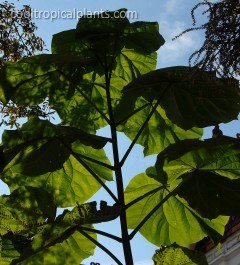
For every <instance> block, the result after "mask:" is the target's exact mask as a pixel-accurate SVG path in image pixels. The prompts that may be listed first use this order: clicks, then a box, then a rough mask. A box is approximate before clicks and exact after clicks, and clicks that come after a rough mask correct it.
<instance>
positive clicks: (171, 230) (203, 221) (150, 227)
mask: <svg viewBox="0 0 240 265" xmlns="http://www.w3.org/2000/svg"><path fill="white" fill-rule="evenodd" d="M169 185H170V184H169ZM157 188H161V189H159V190H158V191H156V192H154V193H152V194H150V195H148V196H147V197H146V198H144V199H142V200H140V201H139V202H137V203H135V204H134V205H133V206H131V207H130V208H129V209H128V210H127V217H128V227H129V228H132V229H134V228H135V227H136V226H137V225H138V224H139V223H140V222H141V221H142V220H143V218H144V217H145V216H146V215H147V214H148V213H149V212H150V211H151V210H152V209H153V208H154V207H155V206H157V205H158V204H159V203H160V202H161V201H162V200H163V199H164V198H165V197H166V196H167V195H168V194H169V192H171V191H172V189H171V185H170V187H168V188H163V186H162V184H161V183H160V182H159V181H157V180H156V179H155V178H149V177H148V176H147V175H146V174H140V175H137V176H136V177H135V178H133V180H131V182H130V183H129V185H128V187H127V188H126V191H125V196H126V202H127V203H129V202H131V201H133V200H134V199H136V198H138V197H139V196H142V195H144V194H146V193H148V192H150V191H153V190H155V189H157ZM227 221H228V217H223V216H219V217H218V218H216V219H212V220H209V219H207V218H203V217H201V216H200V215H199V214H198V213H197V212H196V211H195V210H194V209H192V208H191V207H190V206H189V205H188V203H187V201H185V200H184V199H183V198H181V197H179V196H178V195H175V194H174V193H173V196H172V197H170V198H169V199H168V200H167V201H166V202H165V203H164V204H163V205H162V206H161V207H159V209H158V210H157V211H156V212H155V213H154V214H153V215H152V216H151V217H150V218H149V219H148V221H147V222H146V223H145V224H144V225H143V226H142V228H141V229H140V233H141V234H142V235H143V236H144V237H145V238H146V239H147V240H148V241H150V242H151V243H153V244H155V245H158V246H159V245H169V244H172V243H174V242H176V243H177V244H179V245H181V246H187V245H189V244H191V243H195V242H198V241H200V240H201V239H202V238H204V237H205V236H206V235H209V236H210V237H212V238H213V239H214V240H215V241H219V240H220V239H221V236H222V235H223V233H224V228H225V225H226V223H227Z"/></svg>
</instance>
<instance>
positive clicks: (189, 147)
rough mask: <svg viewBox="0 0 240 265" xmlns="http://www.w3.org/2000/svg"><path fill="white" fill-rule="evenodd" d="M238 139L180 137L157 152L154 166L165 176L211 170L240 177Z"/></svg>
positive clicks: (239, 142) (239, 143) (170, 178)
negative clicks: (187, 138)
mask: <svg viewBox="0 0 240 265" xmlns="http://www.w3.org/2000/svg"><path fill="white" fill-rule="evenodd" d="M239 155H240V141H239V140H238V139H235V138H231V137H221V138H217V139H207V140H205V141H199V140H184V141H181V142H178V143H176V144H174V145H171V146H169V147H168V148H167V149H166V150H164V151H163V152H162V153H160V154H159V156H158V159H157V163H156V168H157V170H158V172H159V175H160V174H161V172H162V168H163V170H164V171H165V172H166V173H167V175H168V179H169V180H171V181H172V180H173V179H177V178H178V177H180V176H181V175H183V174H185V173H191V172H195V171H211V172H213V173H216V174H219V175H221V176H224V177H227V178H229V179H239V177H240V156H239Z"/></svg>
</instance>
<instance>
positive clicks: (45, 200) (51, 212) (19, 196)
mask: <svg viewBox="0 0 240 265" xmlns="http://www.w3.org/2000/svg"><path fill="white" fill-rule="evenodd" d="M55 214H56V206H55V205H54V203H53V198H52V196H51V195H50V194H49V193H48V192H46V191H45V190H43V189H38V188H33V187H20V188H19V189H17V190H15V191H13V192H12V193H11V194H10V195H3V196H1V197H0V234H1V235H5V234H7V233H9V232H10V233H13V234H16V233H21V232H26V231H28V230H29V229H34V228H35V227H37V226H39V225H42V224H44V223H45V220H46V219H50V220H51V219H54V218H55Z"/></svg>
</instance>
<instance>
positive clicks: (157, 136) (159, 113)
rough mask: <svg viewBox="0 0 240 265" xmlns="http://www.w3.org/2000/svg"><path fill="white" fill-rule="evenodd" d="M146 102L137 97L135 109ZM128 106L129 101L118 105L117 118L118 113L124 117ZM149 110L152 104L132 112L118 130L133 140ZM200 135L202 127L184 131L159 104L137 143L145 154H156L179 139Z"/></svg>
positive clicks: (129, 105)
mask: <svg viewBox="0 0 240 265" xmlns="http://www.w3.org/2000/svg"><path fill="white" fill-rule="evenodd" d="M130 100H131V99H130ZM126 103H127V102H126ZM128 103H129V101H128ZM146 104H147V101H146V100H144V99H138V100H137V102H136V104H135V106H134V107H135V110H136V109H138V108H141V107H142V106H144V105H146ZM129 108H131V103H130V104H126V105H125V104H124V105H121V108H119V106H118V107H117V112H116V116H117V115H118V116H117V117H118V119H119V115H120V116H121V117H124V112H126V111H128V109H129ZM151 110H152V105H151V104H149V105H146V106H145V107H144V108H143V109H142V110H141V111H139V112H138V113H136V114H134V115H133V116H132V117H131V118H129V119H128V120H127V121H126V122H125V123H123V124H122V125H120V126H118V130H120V131H122V132H124V133H125V134H126V135H127V136H128V137H129V138H130V139H131V140H133V139H134V138H135V136H136V135H137V132H138V131H139V130H140V128H141V127H142V125H143V124H144V122H145V121H146V119H147V117H148V115H149V114H150V112H151ZM201 136H202V129H198V128H192V129H191V130H188V131H185V130H183V129H181V128H180V127H178V126H177V125H175V124H173V123H172V122H171V121H170V120H169V119H168V118H167V117H166V114H165V111H164V110H163V109H162V108H161V107H160V106H159V107H158V108H157V109H156V111H155V112H154V114H153V115H152V117H151V119H150V120H149V122H148V123H147V125H146V126H145V129H144V130H143V132H142V133H141V135H140V137H139V139H138V141H137V143H138V144H141V145H142V146H144V154H145V155H150V154H157V153H159V152H161V151H162V150H164V149H165V148H166V147H167V146H169V145H170V144H172V143H175V142H178V141H180V140H183V139H191V138H201Z"/></svg>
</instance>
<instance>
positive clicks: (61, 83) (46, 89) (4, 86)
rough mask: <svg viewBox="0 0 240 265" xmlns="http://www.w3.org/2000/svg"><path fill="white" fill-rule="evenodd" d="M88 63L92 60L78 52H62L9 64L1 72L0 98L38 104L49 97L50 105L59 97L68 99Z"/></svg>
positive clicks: (4, 100) (5, 100)
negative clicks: (61, 53)
mask: <svg viewBox="0 0 240 265" xmlns="http://www.w3.org/2000/svg"><path fill="white" fill-rule="evenodd" d="M89 63H92V62H87V60H86V59H84V58H82V57H79V56H76V55H74V56H73V55H60V54H55V55H52V54H42V55H37V56H33V57H29V58H24V59H21V60H20V61H18V62H16V63H8V64H6V65H5V66H4V68H3V69H2V70H1V72H0V80H1V82H0V91H1V94H0V100H1V101H3V102H4V103H6V102H8V101H9V100H12V101H14V102H16V103H19V104H23V105H36V104H39V103H41V102H43V100H44V99H45V98H47V97H48V98H49V101H50V104H52V103H54V101H57V99H58V97H66V98H69V97H70V96H71V94H72V93H73V91H74V87H73V85H74V84H76V83H79V82H80V81H81V80H82V75H83V74H84V73H85V72H86V71H85V67H86V66H87V65H89Z"/></svg>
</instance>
